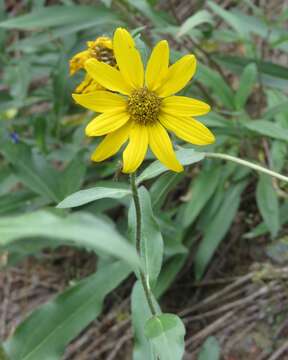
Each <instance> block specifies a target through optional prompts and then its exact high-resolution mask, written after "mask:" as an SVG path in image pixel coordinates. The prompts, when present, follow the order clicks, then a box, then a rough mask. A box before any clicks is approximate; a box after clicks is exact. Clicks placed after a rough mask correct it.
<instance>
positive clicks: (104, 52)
mask: <svg viewBox="0 0 288 360" xmlns="http://www.w3.org/2000/svg"><path fill="white" fill-rule="evenodd" d="M88 59H97V60H98V61H103V62H105V63H106V64H109V65H111V66H115V65H116V60H115V57H114V54H113V49H112V40H111V39H110V38H108V37H106V36H100V37H98V38H97V39H96V40H95V41H87V50H84V51H81V52H79V53H77V54H76V55H74V56H73V58H72V59H71V60H70V63H69V65H70V75H74V74H75V73H76V72H77V71H79V70H80V69H85V62H86V61H87V60H88ZM102 89H104V88H103V86H101V85H100V84H99V83H98V82H97V81H95V80H94V79H93V78H92V77H91V76H90V75H89V74H87V73H86V74H85V77H84V80H83V81H82V82H81V83H80V84H79V85H78V86H77V87H76V89H75V92H76V93H80V94H84V93H89V92H91V91H95V90H102Z"/></svg>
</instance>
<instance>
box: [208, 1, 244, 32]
mask: <svg viewBox="0 0 288 360" xmlns="http://www.w3.org/2000/svg"><path fill="white" fill-rule="evenodd" d="M208 5H209V7H210V8H211V9H212V10H213V11H214V12H215V14H217V15H219V16H220V17H222V18H223V19H224V20H225V21H226V22H227V23H228V24H229V25H230V26H231V27H232V28H233V29H234V30H235V31H237V32H238V34H239V35H240V36H241V37H242V38H243V39H248V38H249V29H247V28H246V26H245V22H244V21H243V20H242V19H241V18H240V17H239V16H237V14H234V13H233V12H232V11H227V10H225V9H223V8H222V7H221V6H220V5H218V4H216V3H215V2H214V1H208Z"/></svg>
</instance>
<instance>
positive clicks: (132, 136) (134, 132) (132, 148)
mask: <svg viewBox="0 0 288 360" xmlns="http://www.w3.org/2000/svg"><path fill="white" fill-rule="evenodd" d="M147 148H148V130H147V127H146V126H141V125H138V124H135V125H134V126H133V127H132V128H131V130H130V133H129V144H128V145H127V147H126V149H125V150H124V152H123V170H122V171H123V172H124V173H132V172H134V171H136V170H137V168H138V167H139V166H140V165H141V163H142V162H143V160H144V158H145V155H146V152H147Z"/></svg>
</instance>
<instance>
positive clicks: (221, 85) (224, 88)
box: [197, 63, 234, 109]
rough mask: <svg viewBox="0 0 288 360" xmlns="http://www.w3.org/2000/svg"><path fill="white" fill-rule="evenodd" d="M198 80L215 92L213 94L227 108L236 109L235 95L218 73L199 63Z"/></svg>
mask: <svg viewBox="0 0 288 360" xmlns="http://www.w3.org/2000/svg"><path fill="white" fill-rule="evenodd" d="M197 78H199V81H201V82H202V83H203V84H204V85H206V86H208V87H209V88H211V89H212V90H213V93H212V94H213V95H215V96H217V97H218V98H219V100H220V101H221V102H222V103H223V105H225V107H227V108H228V109H233V108H234V93H233V91H232V89H231V88H230V86H229V85H228V84H227V83H226V81H225V80H224V79H223V77H222V76H221V75H220V74H219V73H218V72H217V71H215V70H213V69H211V68H209V67H208V66H205V65H203V64H201V63H199V64H198V71H197Z"/></svg>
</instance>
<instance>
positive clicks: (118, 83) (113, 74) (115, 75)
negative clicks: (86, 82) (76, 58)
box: [85, 59, 133, 95]
mask: <svg viewBox="0 0 288 360" xmlns="http://www.w3.org/2000/svg"><path fill="white" fill-rule="evenodd" d="M85 69H86V70H87V72H88V74H89V75H90V76H91V77H92V78H93V79H94V80H95V81H97V82H98V83H99V84H101V85H102V86H103V87H104V88H106V89H109V90H112V91H117V92H120V93H122V94H125V95H129V94H130V93H131V91H132V90H133V89H132V87H131V86H130V85H129V84H127V82H126V81H125V80H124V78H123V76H122V75H121V73H120V71H119V70H117V69H115V68H113V67H112V66H110V65H108V64H105V63H104V62H100V61H98V60H96V59H89V60H87V61H86V62H85Z"/></svg>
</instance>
